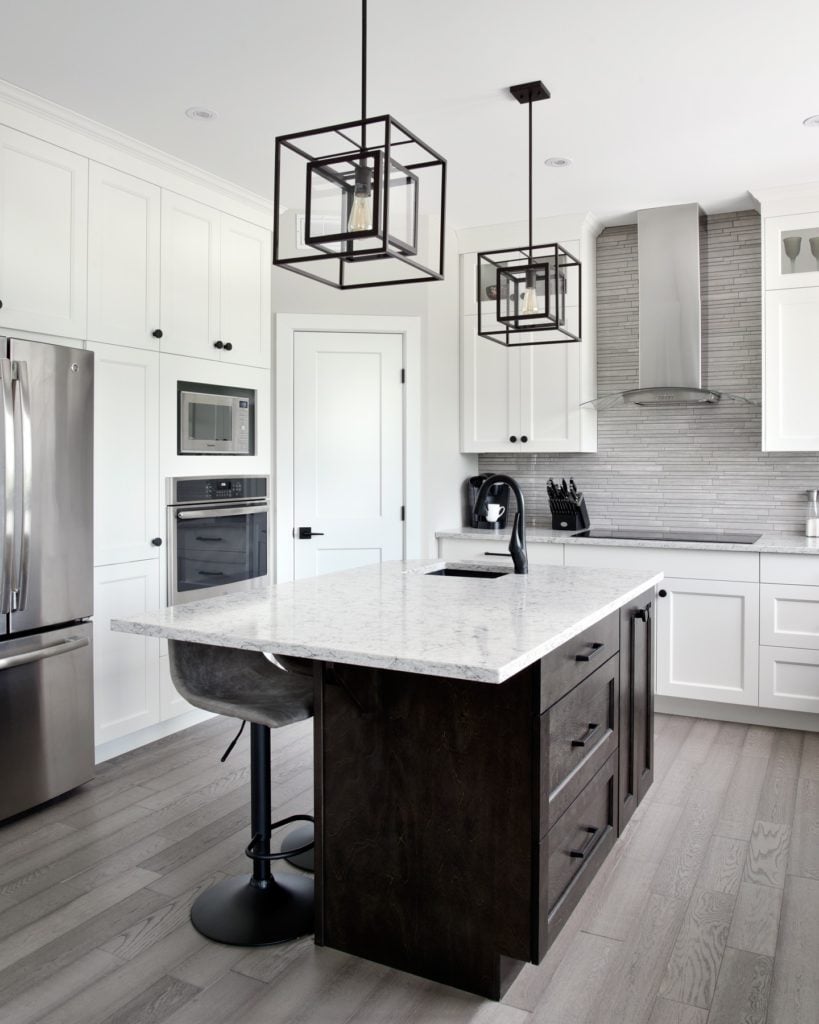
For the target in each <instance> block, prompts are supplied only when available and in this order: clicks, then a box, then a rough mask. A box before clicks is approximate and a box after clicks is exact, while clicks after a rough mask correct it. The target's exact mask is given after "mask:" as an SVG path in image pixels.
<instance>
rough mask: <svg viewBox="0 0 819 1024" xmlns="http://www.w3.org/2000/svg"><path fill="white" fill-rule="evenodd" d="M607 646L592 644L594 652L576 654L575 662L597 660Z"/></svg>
mask: <svg viewBox="0 0 819 1024" xmlns="http://www.w3.org/2000/svg"><path fill="white" fill-rule="evenodd" d="M605 646H606V645H605V644H602V643H596V644H592V652H591V654H575V656H574V660H575V661H591V660H592V658H596V657H597V655H598V654H599V653H600V652H601V651H602V650H603V648H604V647H605Z"/></svg>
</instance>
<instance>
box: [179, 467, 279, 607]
mask: <svg viewBox="0 0 819 1024" xmlns="http://www.w3.org/2000/svg"><path fill="white" fill-rule="evenodd" d="M167 510H168V513H167V514H168V534H167V536H168V604H184V603H185V602H187V601H201V600H203V599H204V598H206V597H216V596H217V595H219V594H230V593H233V592H234V591H238V590H250V589H251V588H253V587H254V586H257V585H258V584H259V583H263V582H266V580H267V534H268V519H269V512H270V505H269V503H268V479H267V477H266V476H240V477H173V478H171V479H169V480H168V482H167Z"/></svg>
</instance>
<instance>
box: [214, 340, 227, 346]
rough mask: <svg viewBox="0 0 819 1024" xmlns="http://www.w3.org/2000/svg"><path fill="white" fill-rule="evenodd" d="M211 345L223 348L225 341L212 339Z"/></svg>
mask: <svg viewBox="0 0 819 1024" xmlns="http://www.w3.org/2000/svg"><path fill="white" fill-rule="evenodd" d="M213 347H214V348H224V347H225V343H224V342H223V341H214V343H213Z"/></svg>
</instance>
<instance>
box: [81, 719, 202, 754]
mask: <svg viewBox="0 0 819 1024" xmlns="http://www.w3.org/2000/svg"><path fill="white" fill-rule="evenodd" d="M213 717H215V716H214V715H212V714H211V712H210V711H199V710H198V709H197V708H194V709H193V710H192V711H186V712H185V714H184V715H177V716H176V718H169V719H168V720H167V721H166V722H157V724H156V725H149V726H148V728H147V729H140V730H139V731H138V732H131V733H128V735H127V736H120V737H119V739H116V740H109V741H108V742H107V743H101V744H100V745H99V746H98V747H95V748H94V763H95V764H100V763H101V762H103V761H110V759H111V758H112V757H119V755H120V754H127V753H128V751H129V750H136V749H137V747H144V746H145V744H146V743H153V742H154V740H161V739H162V738H163V737H164V736H171V735H173V733H175V732H181V731H182V730H183V729H190V727H191V726H192V725H199V723H200V722H206V721H207V720H208V719H209V718H213Z"/></svg>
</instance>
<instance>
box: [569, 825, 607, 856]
mask: <svg viewBox="0 0 819 1024" xmlns="http://www.w3.org/2000/svg"><path fill="white" fill-rule="evenodd" d="M583 831H584V832H588V833H589V838H588V839H587V840H586V842H585V843H584V844H583V846H582V847H581V848H580V849H579V850H569V856H570V857H579V858H580V860H582V859H583V858H584V857H585V856H586V854H588V853H589V852H590V850H591V847H592V846H594V837H595V836H596V835H597V833H598V832H599V831H600V830H599V829H597V828H592V827H591V825H587V826H586V827H585V828H584V829H583Z"/></svg>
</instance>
